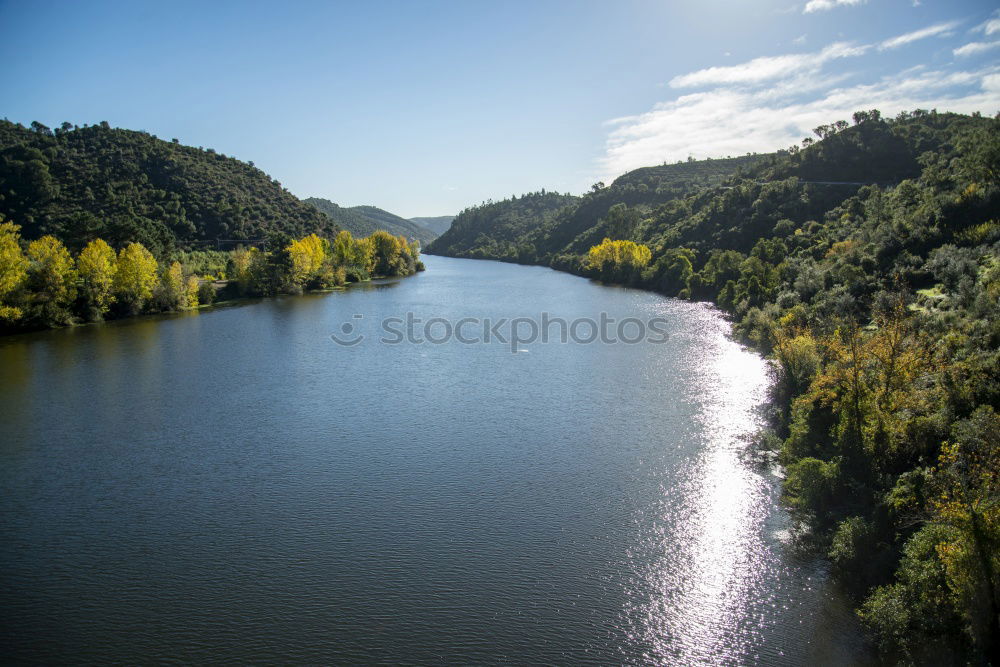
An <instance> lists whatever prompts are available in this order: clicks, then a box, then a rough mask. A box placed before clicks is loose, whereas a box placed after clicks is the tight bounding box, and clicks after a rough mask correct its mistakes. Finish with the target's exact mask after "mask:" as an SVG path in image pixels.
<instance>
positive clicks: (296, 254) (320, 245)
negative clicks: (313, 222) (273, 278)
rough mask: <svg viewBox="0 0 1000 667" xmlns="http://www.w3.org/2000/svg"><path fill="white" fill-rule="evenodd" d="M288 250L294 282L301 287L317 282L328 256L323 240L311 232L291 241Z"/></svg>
mask: <svg viewBox="0 0 1000 667" xmlns="http://www.w3.org/2000/svg"><path fill="white" fill-rule="evenodd" d="M287 250H288V254H289V255H290V256H291V260H292V272H291V280H292V282H293V283H294V284H295V285H298V286H299V287H305V286H309V285H310V283H313V282H315V281H316V279H317V278H318V277H319V274H320V270H321V269H322V268H323V261H324V260H325V259H326V256H327V252H326V248H325V247H324V242H323V240H322V239H320V237H318V236H316V235H315V234H310V235H309V236H306V237H304V238H302V239H299V240H298V241H293V242H292V243H290V244H289V245H288V248H287Z"/></svg>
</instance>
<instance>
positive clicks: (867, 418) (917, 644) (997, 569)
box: [428, 111, 1000, 664]
mask: <svg viewBox="0 0 1000 667" xmlns="http://www.w3.org/2000/svg"><path fill="white" fill-rule="evenodd" d="M816 134H817V135H818V137H819V140H817V141H813V140H811V139H807V140H806V141H804V142H803V147H799V146H793V147H791V148H790V149H786V150H781V151H778V152H777V153H775V154H772V155H769V156H763V157H762V158H760V159H758V160H757V161H756V162H753V163H751V164H743V165H738V168H737V169H735V170H733V169H731V167H732V166H737V165H727V168H729V172H728V173H721V172H718V171H717V172H710V174H711V176H710V178H712V179H714V180H713V181H711V182H709V183H708V184H705V183H703V182H699V181H698V178H697V177H695V176H692V177H691V178H687V176H688V175H689V174H692V173H694V172H692V171H690V170H692V169H693V166H692V165H691V164H682V165H676V166H672V167H657V168H653V169H643V170H638V171H636V172H631V173H630V174H626V175H625V176H623V177H621V178H619V179H617V180H616V181H615V182H614V183H612V184H611V185H610V186H609V187H602V186H601V184H598V185H597V186H595V187H594V189H593V190H592V191H591V192H589V193H587V194H586V195H584V196H583V197H568V196H562V195H553V194H545V193H536V194H531V195H526V196H524V197H521V198H516V199H512V200H507V201H504V202H499V203H489V204H484V205H483V206H479V207H475V208H472V209H468V210H466V211H463V212H462V213H461V214H460V215H459V216H458V217H457V218H456V220H455V222H454V224H453V226H452V228H451V230H449V231H448V232H447V233H445V234H444V235H442V236H441V237H440V238H439V239H437V240H436V241H435V242H434V243H433V244H431V246H430V247H429V248H428V252H431V253H435V254H444V255H454V256H461V257H485V258H493V259H500V260H506V261H520V262H528V263H536V264H541V265H548V266H552V267H554V268H558V269H563V270H568V271H572V272H575V273H579V274H582V275H588V276H591V277H595V278H600V277H605V278H611V279H613V280H616V281H618V282H623V283H626V284H631V285H636V286H640V287H645V288H649V289H654V290H657V291H660V292H662V293H664V294H668V295H671V296H678V297H681V298H689V299H704V300H712V301H714V302H715V303H716V304H718V305H719V306H720V307H721V308H723V309H725V310H726V311H727V312H729V313H730V314H731V316H732V317H733V319H734V321H735V322H736V331H737V332H738V334H739V335H741V336H742V337H743V338H744V339H745V340H747V341H748V342H750V343H752V344H753V345H755V346H756V347H758V348H759V349H761V350H762V351H764V352H766V353H769V354H771V355H772V356H773V358H774V360H775V368H776V369H777V373H778V378H777V382H776V384H775V401H774V406H775V408H776V410H775V412H776V414H775V416H774V425H773V432H771V433H769V434H766V436H765V438H764V439H765V441H767V442H769V443H771V444H773V446H774V447H775V448H776V449H778V450H779V451H780V460H781V462H782V463H783V464H784V466H785V467H786V472H787V477H786V482H785V497H786V500H787V502H788V504H789V506H790V507H791V508H792V509H793V511H794V512H795V513H796V514H797V515H798V516H799V517H801V519H802V520H803V521H804V522H806V523H808V524H809V525H810V526H812V528H813V531H811V535H812V538H813V539H815V540H816V541H817V542H818V544H819V545H820V547H821V548H823V549H825V550H826V551H827V552H828V554H829V557H830V559H831V561H832V563H833V566H834V569H835V571H837V572H839V573H842V574H843V575H844V576H843V577H842V580H843V581H844V583H845V585H846V586H847V587H849V588H850V590H851V591H852V592H853V594H854V595H855V596H856V600H857V606H858V610H859V614H860V615H861V617H862V618H863V620H864V621H865V622H866V624H867V626H868V627H869V628H870V629H871V630H872V632H873V635H874V637H875V638H876V640H877V642H878V643H879V645H880V646H881V647H882V649H883V650H884V651H885V655H886V656H887V657H888V658H890V659H894V660H900V661H903V662H919V663H925V664H944V663H964V662H973V663H976V662H986V661H990V662H992V663H993V664H1000V644H998V642H1000V615H998V612H1000V416H998V414H997V412H996V408H997V406H998V405H1000V379H998V378H1000V352H998V348H1000V318H998V315H1000V305H998V301H1000V222H998V219H1000V119H991V118H984V117H979V116H963V115H957V114H947V113H936V112H929V113H928V112H923V111H916V112H913V113H905V114H900V115H899V116H898V117H897V118H895V119H892V120H887V119H883V118H881V116H880V114H879V113H878V112H877V111H872V112H859V113H858V114H855V117H854V124H853V126H852V125H851V124H849V123H846V122H842V121H841V122H838V123H834V124H833V125H829V126H822V127H819V128H817V129H816ZM713 162H716V161H713ZM718 162H722V161H718ZM695 165H699V168H703V167H705V166H715V165H710V164H709V163H707V162H705V163H695ZM720 166H721V165H720ZM671 170H673V171H674V172H675V173H671ZM723 171H724V170H723ZM681 175H683V176H684V178H681V177H680V176H681ZM605 238H610V239H617V240H627V241H633V242H635V243H636V244H639V245H640V246H647V247H648V248H649V249H650V250H651V253H649V256H647V255H646V253H645V252H642V251H641V250H642V249H641V248H639V247H637V246H625V245H621V246H616V245H613V244H602V243H601V241H602V240H603V239H605ZM594 246H598V247H597V248H595V251H594V252H593V253H590V252H589V251H590V249H591V248H593V247H594Z"/></svg>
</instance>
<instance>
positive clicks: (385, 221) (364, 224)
mask: <svg viewBox="0 0 1000 667" xmlns="http://www.w3.org/2000/svg"><path fill="white" fill-rule="evenodd" d="M302 201H304V202H305V203H306V204H309V205H310V206H312V207H314V208H315V209H317V210H318V211H321V212H322V213H324V214H326V216H327V217H328V218H330V220H332V221H333V222H334V223H335V224H336V225H337V226H338V227H340V228H342V229H346V230H347V231H349V232H351V234H353V235H354V236H368V235H369V234H371V233H372V232H374V231H375V230H378V229H384V230H385V231H387V232H389V233H391V234H395V235H397V236H398V235H400V234H401V235H403V236H405V237H406V238H408V239H417V240H418V241H420V243H421V245H427V244H429V243H430V242H431V241H433V240H434V239H435V238H436V237H437V233H435V232H433V231H431V230H430V229H428V228H427V227H424V226H422V225H418V224H416V223H414V222H411V221H410V220H407V219H406V218H401V217H399V216H398V215H394V214H392V213H389V212H388V211H383V210H382V209H380V208H376V207H374V206H351V207H349V208H345V207H343V206H339V205H338V204H335V203H333V202H332V201H330V200H329V199H323V198H321V197H309V198H308V199H303V200H302Z"/></svg>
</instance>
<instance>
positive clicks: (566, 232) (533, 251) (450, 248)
mask: <svg viewBox="0 0 1000 667" xmlns="http://www.w3.org/2000/svg"><path fill="white" fill-rule="evenodd" d="M770 157H771V156H770V155H748V156H744V157H738V158H723V159H717V160H697V161H695V160H690V161H687V162H679V163H677V164H664V165H659V166H655V167H643V168H641V169H636V170H633V171H630V172H628V173H626V174H624V175H622V176H620V177H619V178H617V179H615V181H614V182H613V183H612V184H611V185H610V186H607V187H605V186H604V184H603V183H598V184H596V185H594V187H593V188H592V190H591V191H590V192H589V193H587V194H586V195H584V196H583V197H571V198H568V199H563V200H558V199H552V198H551V197H549V198H547V199H546V200H545V201H546V205H542V206H540V207H538V208H536V209H534V210H536V211H537V213H538V217H537V218H532V217H531V209H529V208H528V207H526V206H525V202H524V201H523V199H524V197H527V198H529V199H530V198H533V197H534V195H531V194H529V195H525V196H524V197H522V198H514V199H510V200H505V201H502V202H498V203H495V204H494V203H490V204H487V205H484V206H482V207H473V208H470V209H466V210H465V211H463V212H462V213H461V214H460V215H459V216H458V217H457V218H456V219H455V223H454V224H455V227H457V229H453V230H452V232H451V233H450V234H447V235H445V234H442V238H440V239H439V240H438V241H437V242H436V243H433V244H431V246H430V247H429V248H428V252H431V253H437V254H442V255H454V256H458V257H479V256H490V257H493V258H496V259H501V258H504V259H510V260H514V259H516V258H517V257H518V256H519V255H518V252H519V251H518V250H516V248H517V247H520V248H521V252H522V253H523V252H527V253H528V254H529V255H530V256H531V257H530V259H528V260H523V261H534V260H535V259H536V257H537V255H538V253H539V252H541V254H543V255H545V254H547V253H549V254H551V253H554V252H558V251H561V250H562V249H563V247H564V246H565V245H566V244H567V243H569V242H570V241H572V240H573V239H575V238H576V237H577V236H578V235H580V234H582V233H584V232H586V231H587V230H590V229H595V228H597V229H598V230H601V229H603V228H604V226H606V225H604V224H603V223H605V222H607V223H608V224H610V225H612V227H611V229H610V231H612V232H614V233H616V234H620V233H621V232H622V231H623V230H619V229H617V227H615V225H620V224H623V222H622V221H621V220H618V218H617V217H616V216H617V212H616V213H611V210H612V208H614V207H615V206H616V205H624V206H631V207H633V208H634V211H632V212H630V213H629V215H630V216H631V215H634V214H636V213H638V212H639V211H644V212H648V211H650V210H652V208H653V207H655V206H657V205H658V204H660V203H663V202H666V201H670V200H671V199H673V198H676V197H678V196H681V195H683V194H685V193H687V192H689V191H692V190H696V189H698V188H705V187H709V186H712V185H717V184H719V183H721V182H723V181H724V180H725V179H727V178H730V177H732V176H733V175H734V174H736V173H739V172H740V171H741V170H743V169H746V168H749V167H752V166H754V165H758V164H760V163H762V162H764V161H766V160H768V159H769V158H770ZM542 193H543V194H544V191H542ZM550 194H551V193H550ZM553 203H558V205H559V208H558V209H557V210H552V209H551V205H552V204H553ZM616 211H617V209H616ZM609 215H610V216H611V217H613V218H614V220H610V218H609ZM493 217H495V218H496V220H497V222H496V223H494V222H492V221H491V218H493ZM512 217H513V218H516V219H517V220H518V223H517V224H516V225H515V227H516V229H515V227H511V226H510V225H509V224H508V223H506V222H504V220H505V219H507V218H512ZM497 229H499V230H502V232H501V233H500V234H495V233H494V231H492V230H497ZM599 233H600V231H597V232H594V233H592V234H590V235H589V236H595V235H597V234H599ZM480 236H482V239H480ZM494 237H495V238H494ZM515 237H517V238H515ZM490 239H492V240H493V241H495V242H496V243H494V245H493V247H492V248H491V249H486V248H485V247H483V246H480V242H482V243H488V241H489V240H490ZM598 241H600V239H599V238H598ZM522 259H523V258H522Z"/></svg>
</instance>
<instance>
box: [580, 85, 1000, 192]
mask: <svg viewBox="0 0 1000 667" xmlns="http://www.w3.org/2000/svg"><path fill="white" fill-rule="evenodd" d="M831 81H833V82H836V83H834V84H833V85H830V82H831ZM843 82H844V77H840V78H837V79H829V80H827V81H825V82H824V85H823V87H821V88H817V89H814V90H813V91H812V94H807V95H803V93H802V90H800V89H798V88H796V87H795V86H791V85H781V84H784V83H786V82H780V84H779V85H775V84H774V82H769V83H764V84H761V85H757V86H755V87H754V86H747V85H738V86H734V85H728V84H727V83H726V82H723V83H722V85H719V86H717V87H715V88H714V89H711V90H706V91H699V92H694V93H691V94H686V95H682V96H681V97H678V98H677V99H675V100H673V101H668V102H662V103H660V104H657V105H656V106H655V107H653V109H652V110H650V111H648V112H646V113H643V114H639V115H636V116H630V117H626V118H619V119H616V120H615V121H611V122H609V125H610V126H611V130H610V133H609V135H608V138H607V144H606V150H605V155H604V157H603V158H602V159H601V160H600V163H599V174H598V175H599V177H600V178H601V180H605V181H606V182H607V181H610V180H611V179H612V178H614V177H616V176H618V175H620V174H622V173H624V172H626V171H629V170H631V169H635V168H637V167H642V166H648V165H651V164H660V163H662V162H664V161H667V162H674V161H677V160H679V159H684V158H686V157H687V156H688V155H694V156H695V157H697V158H705V157H724V156H726V155H742V154H744V153H748V152H770V151H773V150H775V149H777V148H781V147H786V146H789V145H791V144H793V143H798V142H799V141H801V140H802V138H803V137H806V136H810V135H811V134H812V128H814V127H816V126H818V125H822V124H826V123H830V122H832V121H835V120H841V119H843V120H848V121H849V120H850V119H851V114H852V113H853V112H855V111H857V110H859V109H873V108H877V109H880V110H881V111H882V113H883V114H884V115H885V116H893V115H895V114H896V113H898V112H899V111H903V110H912V109H916V108H924V109H931V108H937V109H940V110H942V111H945V110H947V111H955V112H960V113H971V112H973V111H982V112H984V113H988V114H993V113H996V112H997V111H998V110H1000V66H990V67H986V68H982V69H979V70H976V71H953V72H949V71H944V70H929V69H927V68H926V67H923V66H917V67H912V68H909V69H907V70H905V71H902V72H899V73H898V74H895V75H893V76H889V77H885V78H882V79H880V80H878V81H876V82H874V83H864V84H853V85H841V84H843ZM741 83H742V82H741Z"/></svg>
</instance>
